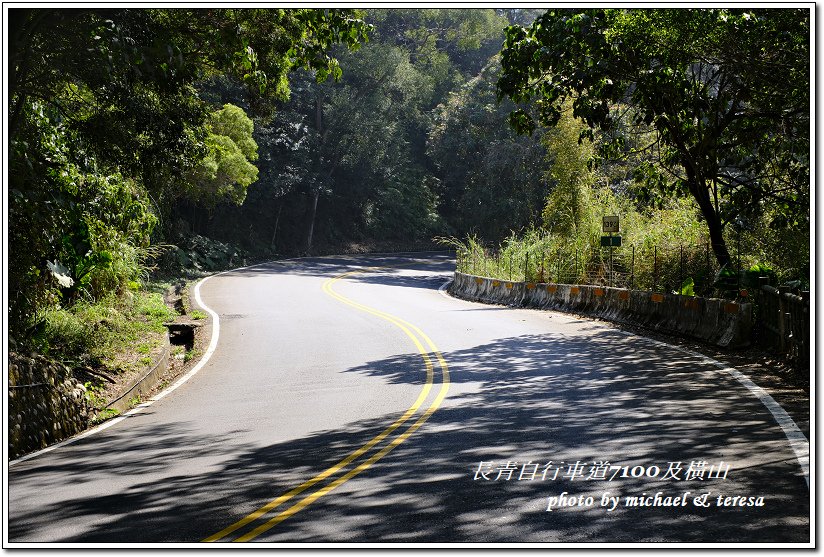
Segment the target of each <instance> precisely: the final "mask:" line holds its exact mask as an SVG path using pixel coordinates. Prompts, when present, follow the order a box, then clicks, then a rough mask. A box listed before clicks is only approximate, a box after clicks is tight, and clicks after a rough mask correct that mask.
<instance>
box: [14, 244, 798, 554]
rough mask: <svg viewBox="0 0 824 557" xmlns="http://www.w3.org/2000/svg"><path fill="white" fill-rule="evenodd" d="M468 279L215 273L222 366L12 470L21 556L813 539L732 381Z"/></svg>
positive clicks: (788, 456)
mask: <svg viewBox="0 0 824 557" xmlns="http://www.w3.org/2000/svg"><path fill="white" fill-rule="evenodd" d="M453 269H454V260H453V259H451V258H450V257H448V256H447V255H445V254H415V255H383V256H382V255H368V256H345V257H344V256H340V257H324V258H307V259H298V260H290V261H282V262H273V263H267V264H262V265H257V266H253V267H249V268H245V269H238V270H234V271H230V272H226V273H222V274H219V275H215V276H213V277H210V278H209V279H207V280H205V281H204V282H203V283H201V284H200V285H199V287H198V290H199V297H200V299H201V300H202V303H203V304H204V306H205V307H206V308H208V309H209V310H210V311H211V312H214V314H215V315H217V316H218V317H219V319H217V320H216V321H217V324H218V327H217V328H216V329H215V331H216V334H215V336H214V337H213V340H214V341H215V343H214V345H213V346H214V351H213V352H212V353H210V357H209V359H208V361H205V363H204V364H203V365H202V366H199V368H198V370H197V373H196V374H194V375H192V376H191V377H189V378H188V380H187V381H186V382H185V383H183V384H181V385H179V386H178V387H177V388H176V389H174V390H173V391H171V392H169V393H167V394H165V396H163V397H162V398H159V399H158V400H156V401H154V402H153V403H151V404H150V405H147V406H146V407H144V408H141V409H140V411H139V412H137V413H135V414H133V415H130V416H128V417H127V418H125V419H123V420H121V421H119V422H117V423H115V424H114V425H112V426H111V427H108V428H106V429H104V430H102V431H99V432H96V433H95V434H93V435H90V436H87V437H84V438H82V439H79V440H76V441H75V442H72V443H69V444H66V445H65V446H61V447H59V448H57V449H55V450H53V451H50V452H47V453H44V454H40V455H37V456H35V457H34V458H31V459H28V460H24V461H20V462H15V463H12V464H11V465H10V467H9V469H8V475H7V479H8V485H7V493H8V513H7V517H8V530H7V536H8V541H9V542H11V543H12V544H16V543H24V542H53V543H60V544H69V543H83V542H105V543H111V544H114V543H139V544H149V543H154V542H157V543H161V542H184V543H195V542H212V543H235V542H252V543H254V542H278V543H297V542H315V543H318V542H330V543H343V542H396V543H398V542H415V543H421V542H441V543H444V542H474V543H491V542H505V543H517V542H525V543H529V542H565V543H580V542H584V543H599V542H614V543H633V542H711V543H741V542H782V543H787V542H797V543H809V541H810V491H809V487H808V484H807V481H808V479H807V478H805V475H804V467H803V465H802V464H803V458H801V459H799V455H798V454H797V452H794V450H793V448H792V446H791V444H790V441H789V440H788V437H787V434H786V433H785V430H783V429H782V428H781V427H779V424H778V423H777V421H776V418H775V416H774V415H773V414H772V413H770V411H768V409H767V408H766V407H765V405H764V404H763V403H762V401H761V400H759V399H758V398H757V397H756V396H754V394H753V393H752V392H751V391H750V390H748V389H747V388H746V387H745V386H744V385H742V383H741V382H740V381H739V380H737V379H736V377H735V376H734V375H732V374H730V373H726V372H724V371H723V370H720V369H719V368H718V367H717V366H714V365H712V363H711V362H708V361H707V360H706V359H705V358H703V359H702V358H700V357H697V356H695V355H691V354H687V353H684V352H683V351H679V350H677V349H675V348H673V347H670V346H668V345H665V344H662V343H657V342H654V341H650V340H648V339H645V338H643V337H640V336H636V335H631V334H627V333H625V332H622V331H621V330H619V329H618V328H616V327H614V326H612V325H609V324H607V323H603V322H596V321H591V320H587V319H583V318H579V317H576V316H573V315H568V314H562V313H557V312H549V311H536V310H526V309H513V308H505V307H499V306H487V305H481V304H476V303H470V302H466V301H463V300H458V299H455V298H451V297H449V296H447V295H446V294H445V293H444V292H443V291H442V288H441V287H442V286H443V284H444V283H445V281H447V280H448V279H449V277H450V275H451V272H452V270H453ZM213 321H214V318H213ZM733 498H735V499H733ZM742 502H743V503H744V506H742V505H741V503H742Z"/></svg>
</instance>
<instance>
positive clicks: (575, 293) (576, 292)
mask: <svg viewBox="0 0 824 557" xmlns="http://www.w3.org/2000/svg"><path fill="white" fill-rule="evenodd" d="M580 291H581V289H580V288H578V287H577V286H573V287H572V288H570V289H569V293H570V294H572V295H573V296H575V295H577V294H578V292H580Z"/></svg>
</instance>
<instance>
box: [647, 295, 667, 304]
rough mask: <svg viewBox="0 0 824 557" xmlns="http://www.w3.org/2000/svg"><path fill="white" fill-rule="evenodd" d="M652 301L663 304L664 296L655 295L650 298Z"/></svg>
mask: <svg viewBox="0 0 824 557" xmlns="http://www.w3.org/2000/svg"><path fill="white" fill-rule="evenodd" d="M650 299H651V300H652V301H653V302H655V303H656V304H660V303H661V302H663V301H664V295H663V294H653V295H652V296H650Z"/></svg>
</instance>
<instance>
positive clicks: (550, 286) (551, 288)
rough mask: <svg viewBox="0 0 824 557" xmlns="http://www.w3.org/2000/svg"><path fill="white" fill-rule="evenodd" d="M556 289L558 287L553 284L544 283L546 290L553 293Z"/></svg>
mask: <svg viewBox="0 0 824 557" xmlns="http://www.w3.org/2000/svg"><path fill="white" fill-rule="evenodd" d="M556 290H558V287H557V286H555V285H554V284H547V285H546V291H547V292H549V293H550V294H555V291H556Z"/></svg>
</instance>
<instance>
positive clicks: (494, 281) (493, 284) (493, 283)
mask: <svg viewBox="0 0 824 557" xmlns="http://www.w3.org/2000/svg"><path fill="white" fill-rule="evenodd" d="M500 285H501V283H500V282H499V281H497V280H493V281H492V286H500Z"/></svg>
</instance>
